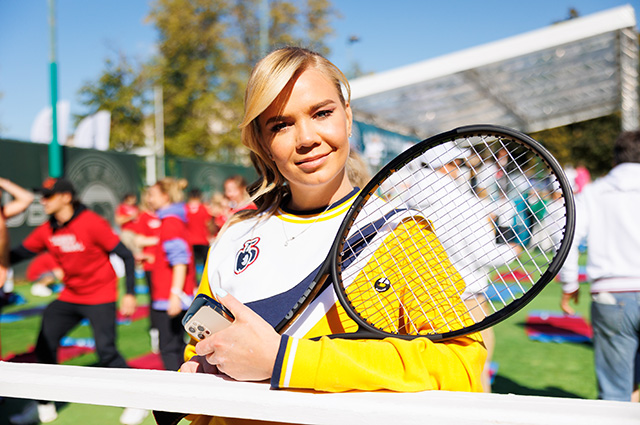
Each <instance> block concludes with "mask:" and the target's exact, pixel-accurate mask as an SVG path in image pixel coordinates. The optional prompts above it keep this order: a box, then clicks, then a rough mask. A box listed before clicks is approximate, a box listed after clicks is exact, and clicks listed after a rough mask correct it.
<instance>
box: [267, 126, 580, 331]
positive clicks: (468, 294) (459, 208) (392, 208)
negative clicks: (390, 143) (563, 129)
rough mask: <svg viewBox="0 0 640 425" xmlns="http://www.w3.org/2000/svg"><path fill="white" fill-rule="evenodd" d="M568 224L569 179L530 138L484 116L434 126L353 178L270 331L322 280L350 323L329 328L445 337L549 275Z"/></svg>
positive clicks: (560, 257)
mask: <svg viewBox="0 0 640 425" xmlns="http://www.w3.org/2000/svg"><path fill="white" fill-rule="evenodd" d="M574 224H575V209H574V202H573V195H572V191H571V188H570V185H569V183H568V180H567V178H566V176H565V174H564V173H563V171H562V168H561V167H560V165H559V164H558V162H557V161H556V160H555V159H554V158H553V156H552V155H551V154H550V153H549V152H548V151H547V150H546V149H545V148H544V147H542V145H540V144H539V143H538V142H536V141H535V140H534V139H532V138H531V137H529V136H527V135H525V134H523V133H521V132H518V131H515V130H512V129H509V128H505V127H499V126H493V125H472V126H465V127H460V128H457V129H455V130H452V131H449V132H445V133H442V134H438V135H436V136H433V137H431V138H428V139H426V140H424V141H422V142H420V143H418V144H416V145H414V146H412V147H411V148H409V149H408V150H406V151H405V152H403V153H402V154H400V155H399V156H398V157H396V158H395V159H394V160H392V161H391V162H390V163H389V164H388V165H386V166H385V167H384V168H383V169H382V170H380V171H379V172H378V173H377V174H376V175H375V176H374V177H373V178H372V179H371V181H370V182H369V183H368V184H367V185H366V186H365V187H364V188H363V190H362V191H361V193H360V194H359V196H358V197H357V198H356V200H355V201H354V202H353V204H352V206H351V207H350V209H349V211H348V212H347V214H346V217H345V218H344V221H343V222H342V225H341V227H340V229H339V231H338V234H337V236H336V238H335V240H334V242H333V245H332V247H331V250H330V252H329V255H328V257H327V259H326V260H325V262H324V263H323V265H322V266H321V268H320V270H319V272H318V274H317V277H316V279H314V281H313V282H312V283H311V285H310V286H309V287H308V288H307V290H306V291H305V293H304V294H303V295H302V296H301V297H300V299H299V300H298V302H297V303H296V304H295V305H294V306H293V308H291V310H290V311H289V313H288V314H287V315H286V317H285V318H284V319H283V320H282V321H281V322H280V323H279V324H278V325H277V326H276V331H278V332H285V331H286V330H287V329H289V328H290V326H292V327H295V326H296V325H295V323H296V321H297V319H298V318H299V317H300V315H301V314H302V313H303V311H304V310H305V308H306V306H307V305H308V304H309V302H310V301H311V300H313V299H314V298H315V297H316V295H317V294H318V293H320V292H322V291H323V289H326V288H328V286H329V285H330V284H333V288H334V291H335V294H336V295H337V298H338V300H339V301H340V304H341V305H342V306H343V307H344V309H345V310H346V313H347V314H348V315H349V317H350V318H351V319H353V321H354V322H355V323H356V324H357V325H358V330H357V331H356V332H354V333H346V334H339V335H331V337H340V338H358V339H360V338H376V339H379V338H385V337H390V336H392V337H399V338H405V339H412V338H416V337H426V338H430V339H432V340H447V339H451V338H456V337H459V336H462V335H466V334H469V333H472V332H477V331H480V330H483V329H486V328H488V327H490V326H492V325H495V324H496V323H498V322H500V321H502V320H504V319H506V318H507V317H509V316H511V315H512V314H513V313H515V312H516V311H518V310H519V309H521V308H522V307H523V306H525V305H526V304H527V303H528V302H530V301H531V300H532V299H533V298H534V297H535V296H536V295H537V294H538V293H539V292H540V291H541V290H542V289H543V288H544V287H545V285H546V284H547V283H549V282H550V281H551V280H552V279H553V278H554V277H555V275H556V274H557V273H558V271H559V269H560V267H561V266H562V263H563V261H564V260H565V258H566V256H567V253H568V251H569V248H570V246H571V242H572V239H573V234H574Z"/></svg>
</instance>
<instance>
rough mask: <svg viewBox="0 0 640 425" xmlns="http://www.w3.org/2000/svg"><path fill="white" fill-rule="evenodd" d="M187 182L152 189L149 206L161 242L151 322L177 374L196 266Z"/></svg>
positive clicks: (154, 271)
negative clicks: (157, 222) (189, 237)
mask: <svg viewBox="0 0 640 425" xmlns="http://www.w3.org/2000/svg"><path fill="white" fill-rule="evenodd" d="M186 186H187V182H186V180H176V179H173V178H170V177H167V178H164V179H162V180H160V181H158V182H157V183H156V184H154V185H153V186H151V187H150V188H149V191H148V193H147V202H148V203H149V206H150V207H151V208H153V210H154V211H155V213H156V215H157V217H158V218H159V219H160V222H161V224H160V229H159V242H158V244H157V245H156V252H155V255H154V257H155V261H154V263H153V266H152V269H151V285H152V288H151V296H152V299H151V321H152V323H153V324H154V326H155V327H156V328H157V329H158V332H159V345H160V355H161V356H162V361H163V362H164V367H165V369H167V370H178V368H179V367H180V364H181V363H182V352H183V350H184V329H183V328H182V323H181V321H182V316H184V312H185V311H186V309H187V308H188V307H189V304H190V302H191V300H192V299H193V291H194V287H195V266H194V262H193V252H192V250H191V245H190V244H189V242H188V240H187V235H188V232H187V225H186V222H187V213H186V209H185V205H184V202H183V200H184V194H183V190H184V189H185V188H186Z"/></svg>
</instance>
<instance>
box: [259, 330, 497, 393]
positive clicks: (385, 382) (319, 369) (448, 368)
mask: <svg viewBox="0 0 640 425" xmlns="http://www.w3.org/2000/svg"><path fill="white" fill-rule="evenodd" d="M485 358H486V350H485V348H484V346H483V345H482V343H481V342H480V341H478V340H477V339H474V338H458V339H455V340H451V341H447V342H433V341H431V340H429V339H427V338H416V339H414V340H411V341H407V340H403V339H399V338H387V339H384V340H344V339H330V338H328V337H323V338H321V339H320V341H312V340H308V339H296V338H290V337H287V336H283V338H282V342H281V344H280V352H279V353H278V358H277V360H276V367H275V368H274V374H273V375H272V377H271V385H272V387H274V388H306V389H315V390H318V391H330V392H340V391H348V390H365V391H373V390H381V389H387V390H392V391H405V392H407V391H424V390H447V391H478V392H481V391H482V384H481V382H480V373H481V372H482V368H483V366H484V362H485Z"/></svg>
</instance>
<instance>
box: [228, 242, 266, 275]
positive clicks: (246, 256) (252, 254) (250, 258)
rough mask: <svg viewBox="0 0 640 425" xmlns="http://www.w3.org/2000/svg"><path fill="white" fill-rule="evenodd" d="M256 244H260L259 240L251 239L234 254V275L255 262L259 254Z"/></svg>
mask: <svg viewBox="0 0 640 425" xmlns="http://www.w3.org/2000/svg"><path fill="white" fill-rule="evenodd" d="M258 242H260V238H253V239H249V240H248V241H246V242H245V243H244V245H242V249H241V250H240V251H238V253H237V254H236V265H235V269H234V270H233V271H234V272H235V274H240V273H242V272H243V271H245V270H246V269H247V267H249V266H250V265H251V264H253V263H254V262H255V261H256V259H257V258H258V254H260V249H259V248H258Z"/></svg>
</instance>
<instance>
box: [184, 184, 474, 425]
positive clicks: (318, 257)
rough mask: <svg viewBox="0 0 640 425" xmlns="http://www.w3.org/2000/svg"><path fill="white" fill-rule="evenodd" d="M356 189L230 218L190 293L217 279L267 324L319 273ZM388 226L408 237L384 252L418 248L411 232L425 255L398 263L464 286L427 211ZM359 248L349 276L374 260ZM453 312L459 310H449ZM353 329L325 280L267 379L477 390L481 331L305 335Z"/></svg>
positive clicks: (347, 386) (319, 385) (207, 290)
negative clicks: (429, 335)
mask: <svg viewBox="0 0 640 425" xmlns="http://www.w3.org/2000/svg"><path fill="white" fill-rule="evenodd" d="M356 195H357V192H356V191H355V190H354V192H353V193H351V194H350V195H349V196H347V197H345V198H344V199H342V200H340V201H338V202H337V203H335V204H334V205H331V206H330V207H329V208H328V209H326V210H323V211H310V212H304V213H298V212H292V211H285V210H283V209H279V210H278V211H277V213H276V214H275V215H273V216H271V217H269V218H262V219H260V218H256V219H251V220H245V221H242V222H239V223H237V224H234V225H233V226H231V227H229V228H228V229H227V231H226V232H225V233H224V235H223V236H222V237H221V238H220V239H219V240H218V241H216V243H215V244H214V245H213V246H212V247H211V249H210V251H209V255H208V259H207V264H206V266H205V272H204V274H203V277H202V281H201V283H200V287H199V290H198V293H204V294H207V295H209V296H213V295H212V293H213V291H212V288H216V287H221V288H223V289H224V290H226V291H227V292H228V293H230V294H232V295H233V296H234V297H236V298H237V299H238V300H240V301H241V302H243V303H245V304H246V305H247V306H249V307H251V308H252V309H253V310H254V311H256V312H257V313H258V314H260V315H261V316H262V317H263V318H264V319H265V320H266V321H267V322H269V323H270V324H272V325H273V326H275V325H276V324H277V323H279V322H280V320H282V318H283V317H284V316H285V314H286V313H287V312H288V311H289V309H290V308H291V306H293V305H294V304H295V302H296V301H297V300H298V299H299V298H300V296H301V295H302V293H303V292H304V291H305V290H306V289H307V287H308V283H309V280H310V279H312V278H313V277H315V275H316V274H317V270H318V269H319V267H320V266H321V264H322V263H323V262H324V260H325V258H326V256H327V254H328V252H329V250H330V248H331V244H332V242H333V239H334V238H335V235H336V233H337V231H338V228H339V226H340V224H341V222H342V220H343V218H344V216H345V214H346V212H347V210H348V209H349V207H350V205H351V203H352V202H353V200H354V199H355V197H356ZM374 218H375V217H374ZM393 226H394V227H395V228H394V230H395V232H394V233H395V235H396V237H397V236H398V234H400V235H402V234H404V235H405V236H406V237H405V238H404V239H403V238H402V237H401V238H399V242H394V243H396V245H397V246H395V247H392V249H391V251H392V252H393V249H399V250H411V249H414V250H420V246H416V242H415V240H416V239H417V240H418V241H419V244H418V245H420V244H428V245H429V246H430V248H431V249H430V250H429V251H430V252H431V253H432V254H431V255H432V256H433V258H432V259H429V264H427V265H425V266H424V267H422V268H416V267H415V262H414V263H412V264H409V262H407V264H406V265H405V266H406V270H398V271H397V272H398V273H400V272H403V273H419V274H421V275H422V276H424V275H425V274H429V278H430V279H431V280H432V281H433V284H434V285H436V284H439V283H440V282H442V281H443V280H445V279H448V280H449V281H453V282H454V283H453V284H450V285H448V286H449V287H451V288H452V290H457V291H459V292H461V291H462V290H463V289H464V282H462V279H461V278H460V277H459V275H457V272H456V271H455V270H454V269H453V267H452V266H451V265H450V263H449V262H448V259H447V257H446V253H445V252H444V249H442V247H441V246H440V244H439V242H438V239H437V238H436V236H435V234H434V232H433V231H432V228H431V224H430V223H429V222H428V221H427V220H425V219H411V220H402V219H398V220H396V222H395V224H393ZM416 231H418V232H421V233H422V235H423V237H422V238H413V240H412V244H411V246H410V245H409V244H405V243H403V241H409V238H408V235H409V234H410V233H413V234H415V232H416ZM380 245H381V244H378V246H380ZM388 248H389V247H388V246H386V247H385V250H388ZM367 249H370V252H362V253H360V255H359V256H358V259H357V260H356V261H354V262H353V263H352V264H351V265H350V266H349V267H350V268H352V269H357V270H359V272H358V273H353V274H352V275H350V274H349V273H347V272H343V279H350V280H352V281H354V282H356V283H357V281H358V280H363V279H367V277H366V276H367V267H370V265H371V264H374V263H376V262H379V260H380V258H379V255H380V254H379V253H378V251H377V249H376V246H373V247H372V248H367ZM385 255H389V254H385ZM391 255H392V254H391ZM395 267H397V266H395ZM402 267H404V266H401V268H402ZM360 271H361V272H360ZM348 283H350V282H345V284H348ZM449 283H451V282H449ZM460 285H461V287H460ZM369 286H370V285H369ZM455 286H458V288H455ZM351 287H354V288H358V287H359V286H358V285H353V286H352V285H350V286H349V288H351ZM356 290H357V289H356ZM451 314H461V315H464V313H461V312H456V311H453V312H451ZM400 315H401V313H400V312H397V313H396V315H395V317H391V318H389V320H390V321H398V320H401V318H400ZM431 319H433V320H431ZM438 320H439V319H438V318H436V317H433V318H430V323H429V324H414V325H413V326H416V327H418V328H419V329H418V330H419V331H428V330H429V328H431V327H432V326H433V322H437V321H438ZM355 330H357V325H356V323H355V322H353V321H352V320H351V319H350V318H349V317H348V315H347V314H346V312H345V311H344V309H343V307H342V306H341V305H340V303H339V302H338V300H337V297H336V295H335V293H334V290H333V288H332V287H331V286H329V287H328V288H326V289H324V290H323V291H322V292H321V293H320V294H319V295H318V296H317V297H316V298H315V299H314V300H313V301H312V302H311V303H310V304H309V306H307V308H306V309H305V310H304V312H303V313H302V314H301V315H300V316H299V317H298V318H297V319H296V320H295V322H294V323H293V325H292V326H290V327H289V328H288V329H287V330H286V331H285V334H284V335H283V336H282V339H281V343H280V349H279V352H278V356H277V359H276V362H275V364H274V369H273V374H272V378H271V386H272V387H273V388H298V389H312V390H317V391H330V392H340V391H348V390H364V391H373V390H393V391H423V390H438V389H439V390H447V391H482V386H481V382H480V374H481V371H482V368H483V365H484V362H485V357H486V350H485V348H484V345H483V344H482V340H481V338H480V335H479V334H472V335H470V336H467V337H461V338H457V339H453V340H449V341H445V342H437V343H436V342H432V341H431V340H429V339H426V338H417V339H414V340H411V341H408V340H402V339H398V338H386V339H383V340H347V339H330V338H327V337H323V338H320V339H319V340H311V338H317V337H322V336H324V335H330V334H336V333H350V332H354V331H355ZM194 343H195V342H194V341H191V344H189V345H188V346H187V349H186V351H185V360H188V359H190V358H191V357H192V356H194V355H195V348H194ZM190 419H194V418H193V417H190ZM212 420H213V422H211V423H241V422H229V421H230V420H229V419H223V418H214V419H212ZM201 421H202V422H201ZM207 421H208V419H206V420H205V418H202V417H201V418H199V419H197V421H196V423H209V422H207ZM225 421H226V422H225Z"/></svg>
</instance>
